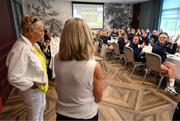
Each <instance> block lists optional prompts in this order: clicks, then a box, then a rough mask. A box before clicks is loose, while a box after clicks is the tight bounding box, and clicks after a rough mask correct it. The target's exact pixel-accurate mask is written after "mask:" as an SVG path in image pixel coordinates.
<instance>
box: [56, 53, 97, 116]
mask: <svg viewBox="0 0 180 121" xmlns="http://www.w3.org/2000/svg"><path fill="white" fill-rule="evenodd" d="M54 61H55V62H54V67H55V75H56V78H55V83H56V84H55V88H56V92H57V97H58V99H57V102H56V112H57V113H59V114H61V115H64V116H68V117H72V118H81V119H89V118H92V117H94V116H95V115H96V114H97V109H98V106H97V104H96V103H95V98H94V95H93V75H94V69H95V66H96V63H97V62H96V61H95V60H89V61H75V60H74V61H60V60H59V56H58V55H56V56H55V60H54Z"/></svg>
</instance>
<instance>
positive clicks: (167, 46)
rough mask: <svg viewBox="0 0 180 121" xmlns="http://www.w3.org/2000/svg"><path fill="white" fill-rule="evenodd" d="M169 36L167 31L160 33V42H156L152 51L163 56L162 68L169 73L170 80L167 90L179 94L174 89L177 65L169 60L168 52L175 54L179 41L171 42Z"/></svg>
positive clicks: (172, 93)
mask: <svg viewBox="0 0 180 121" xmlns="http://www.w3.org/2000/svg"><path fill="white" fill-rule="evenodd" d="M168 40H169V36H168V34H167V33H165V32H162V33H160V34H159V38H158V42H157V43H155V44H154V46H153V49H152V52H153V53H156V54H158V55H160V56H161V59H162V64H161V69H162V71H165V72H167V73H168V77H169V81H168V82H167V87H166V88H165V92H168V93H169V94H171V95H177V92H176V90H175V89H174V83H175V75H176V65H175V64H174V63H172V62H169V61H167V60H166V59H167V53H170V54H174V53H175V52H176V48H177V43H174V44H172V43H170V42H169V41H168Z"/></svg>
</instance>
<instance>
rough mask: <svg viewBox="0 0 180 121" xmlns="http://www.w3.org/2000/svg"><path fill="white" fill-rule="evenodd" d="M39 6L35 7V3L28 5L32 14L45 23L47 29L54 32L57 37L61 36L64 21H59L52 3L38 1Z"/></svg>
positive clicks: (42, 0)
mask: <svg viewBox="0 0 180 121" xmlns="http://www.w3.org/2000/svg"><path fill="white" fill-rule="evenodd" d="M37 2H38V3H39V4H36V5H34V4H33V3H32V4H31V5H30V4H29V5H28V8H29V11H30V13H31V14H33V15H36V16H38V17H39V18H40V19H41V20H42V21H43V22H44V23H45V27H46V28H48V29H49V30H50V31H52V32H53V34H54V35H55V36H60V31H61V28H62V26H63V24H62V21H60V20H58V19H57V18H56V16H57V15H58V14H59V13H58V12H56V11H55V10H52V9H53V7H52V6H51V4H50V3H47V2H45V1H44V0H38V1H37Z"/></svg>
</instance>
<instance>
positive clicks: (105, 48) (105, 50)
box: [100, 44, 107, 58]
mask: <svg viewBox="0 0 180 121" xmlns="http://www.w3.org/2000/svg"><path fill="white" fill-rule="evenodd" d="M106 52H107V47H106V44H103V45H102V47H101V52H100V57H102V58H105V57H106Z"/></svg>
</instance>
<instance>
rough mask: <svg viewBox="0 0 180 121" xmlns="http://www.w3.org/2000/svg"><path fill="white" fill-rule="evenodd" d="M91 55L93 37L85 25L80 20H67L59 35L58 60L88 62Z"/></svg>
mask: <svg viewBox="0 0 180 121" xmlns="http://www.w3.org/2000/svg"><path fill="white" fill-rule="evenodd" d="M93 55H94V46H93V37H92V32H91V30H90V28H89V27H88V25H87V23H86V22H85V21H84V20H82V19H80V18H72V19H68V20H67V21H66V22H65V25H64V28H63V30H62V33H61V39H60V48H59V58H60V60H62V61H69V60H89V59H91V58H92V57H93Z"/></svg>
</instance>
